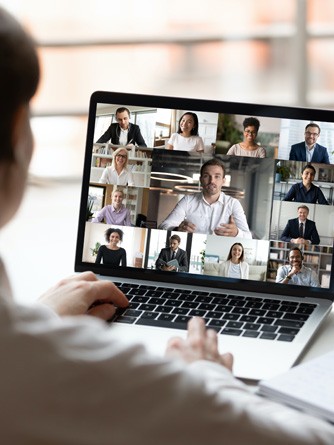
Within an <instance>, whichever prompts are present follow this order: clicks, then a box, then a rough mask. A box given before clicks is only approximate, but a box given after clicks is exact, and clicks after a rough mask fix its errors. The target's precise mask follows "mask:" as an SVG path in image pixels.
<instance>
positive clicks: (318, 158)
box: [289, 122, 329, 164]
mask: <svg viewBox="0 0 334 445" xmlns="http://www.w3.org/2000/svg"><path fill="white" fill-rule="evenodd" d="M304 136H305V141H304V142H299V143H298V144H294V145H292V146H291V150H290V155H289V161H303V162H318V163H319V164H329V157H328V150H327V148H326V147H323V146H322V145H320V144H318V143H317V140H318V137H319V136H320V127H319V125H317V124H315V123H313V122H310V123H309V124H307V125H306V127H305V134H304Z"/></svg>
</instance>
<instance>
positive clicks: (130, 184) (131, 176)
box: [128, 170, 135, 186]
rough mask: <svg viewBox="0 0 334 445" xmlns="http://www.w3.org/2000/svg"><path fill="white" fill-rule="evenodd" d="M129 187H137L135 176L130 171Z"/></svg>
mask: <svg viewBox="0 0 334 445" xmlns="http://www.w3.org/2000/svg"><path fill="white" fill-rule="evenodd" d="M128 185H129V186H134V185H135V182H134V179H133V174H132V173H131V171H130V170H128Z"/></svg>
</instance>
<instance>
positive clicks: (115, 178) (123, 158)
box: [99, 147, 135, 186]
mask: <svg viewBox="0 0 334 445" xmlns="http://www.w3.org/2000/svg"><path fill="white" fill-rule="evenodd" d="M128 160H129V153H128V150H127V149H126V148H123V147H119V148H117V149H116V150H115V151H114V153H113V157H112V162H111V166H110V167H106V168H105V169H104V170H103V173H102V176H101V178H100V180H99V183H101V184H115V185H129V186H133V185H135V183H134V180H133V176H132V173H131V171H130V170H128Z"/></svg>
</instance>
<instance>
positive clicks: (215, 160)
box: [200, 158, 225, 178]
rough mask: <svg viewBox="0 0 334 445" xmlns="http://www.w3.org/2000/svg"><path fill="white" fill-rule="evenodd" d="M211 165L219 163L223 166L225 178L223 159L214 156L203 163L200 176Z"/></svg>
mask: <svg viewBox="0 0 334 445" xmlns="http://www.w3.org/2000/svg"><path fill="white" fill-rule="evenodd" d="M210 165H218V166H219V167H221V168H222V170H223V178H225V167H224V164H223V161H221V160H220V159H219V158H212V159H209V160H208V161H206V162H204V164H203V165H202V167H201V170H200V176H202V175H203V170H204V169H205V168H206V167H208V166H210Z"/></svg>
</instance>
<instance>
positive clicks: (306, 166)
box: [302, 164, 316, 174]
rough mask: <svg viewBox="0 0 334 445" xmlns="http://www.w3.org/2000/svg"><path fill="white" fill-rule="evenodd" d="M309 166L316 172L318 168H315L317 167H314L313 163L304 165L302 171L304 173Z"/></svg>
mask: <svg viewBox="0 0 334 445" xmlns="http://www.w3.org/2000/svg"><path fill="white" fill-rule="evenodd" d="M307 168H309V169H310V170H313V173H314V174H316V170H315V168H314V167H313V165H311V164H306V165H305V167H304V168H303V170H302V173H304V171H305V170H306V169H307Z"/></svg>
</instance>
